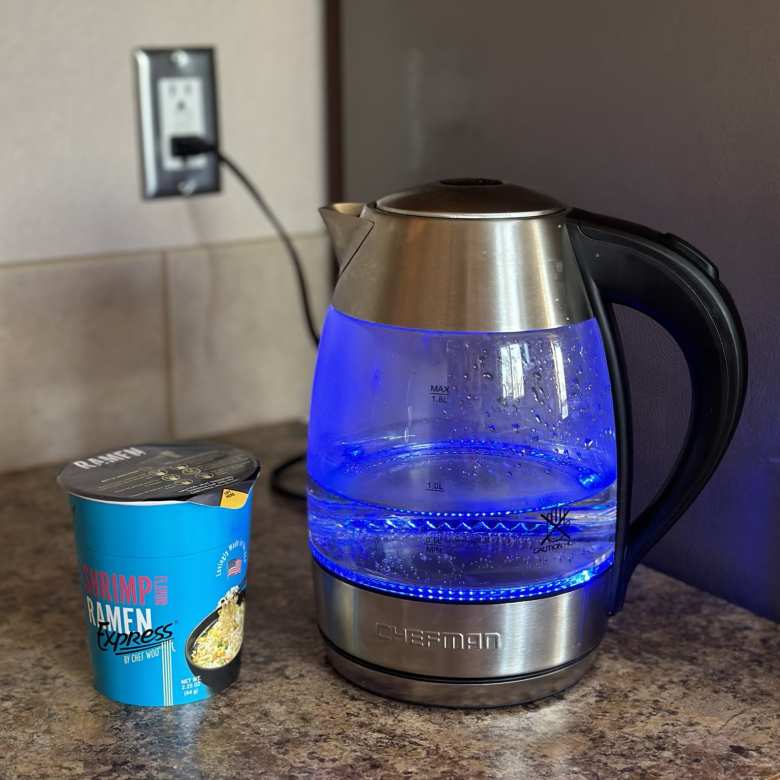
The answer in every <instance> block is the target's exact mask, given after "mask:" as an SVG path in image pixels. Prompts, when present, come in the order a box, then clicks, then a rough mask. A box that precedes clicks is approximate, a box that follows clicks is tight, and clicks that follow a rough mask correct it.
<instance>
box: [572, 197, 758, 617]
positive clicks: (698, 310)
mask: <svg viewBox="0 0 780 780" xmlns="http://www.w3.org/2000/svg"><path fill="white" fill-rule="evenodd" d="M567 222H568V226H569V235H570V236H571V239H572V244H573V246H574V252H575V254H576V256H577V260H578V262H579V264H580V267H581V268H582V271H583V274H584V276H585V279H586V284H587V285H588V287H589V288H590V290H589V292H590V296H591V302H592V304H593V306H594V311H595V313H596V315H597V317H599V319H600V320H601V324H602V331H603V332H604V334H605V337H606V338H605V347H606V350H607V356H608V359H609V358H611V359H610V360H609V362H610V364H611V365H610V374H611V380H612V386H613V391H614V390H615V389H618V390H619V392H618V397H617V399H616V403H615V416H616V425H617V428H618V447H619V453H618V469H619V482H618V493H619V506H620V504H621V503H623V504H624V517H623V519H622V523H621V518H620V517H619V518H618V533H617V539H616V554H615V563H616V566H615V568H616V572H615V579H614V587H613V604H612V611H613V612H614V611H617V610H618V609H620V607H621V606H622V603H623V598H624V596H625V590H626V587H627V586H628V580H629V579H630V577H631V574H632V573H633V571H634V568H635V567H636V565H637V564H638V563H639V562H640V561H641V560H642V558H643V557H644V556H645V555H646V554H647V553H648V552H649V551H650V548H651V547H652V546H653V545H654V544H655V543H656V542H657V541H658V540H659V539H660V538H661V537H662V536H663V535H664V534H665V533H666V532H667V531H668V530H669V529H670V528H671V527H672V526H673V525H674V523H675V522H677V520H678V519H679V518H680V516H681V515H682V514H683V512H685V510H686V509H687V508H688V507H689V506H690V505H691V503H692V502H693V500H694V499H695V498H696V496H698V495H699V493H700V492H701V490H702V488H703V487H704V486H705V485H706V483H707V481H708V480H709V479H710V477H711V476H712V473H713V472H714V471H715V469H716V468H717V466H718V463H719V462H720V460H721V458H722V457H723V454H724V452H725V451H726V448H727V447H728V444H729V442H730V441H731V437H732V435H733V433H734V430H735V428H736V426H737V423H738V421H739V417H740V414H741V412H742V404H743V401H744V397H745V386H746V381H747V347H746V344H745V336H744V331H743V329H742V323H741V321H740V319H739V314H738V313H737V310H736V307H735V306H734V303H733V301H732V299H731V296H730V295H729V293H728V291H727V290H726V289H725V287H724V286H723V285H722V284H721V283H720V281H719V280H718V270H717V268H716V267H715V266H714V265H713V264H712V263H711V262H710V261H709V260H708V259H707V258H706V257H705V256H704V255H703V254H702V253H701V252H699V251H698V250H697V249H695V248H694V247H692V246H691V245H690V244H688V243H686V242H685V241H683V240H682V239H680V238H677V237H676V236H673V235H671V234H670V233H667V234H661V233H657V232H655V231H653V230H650V229H649V228H646V227H643V226H641V225H635V224H633V223H630V222H624V221H622V220H617V219H613V218H611V217H604V216H601V215H598V214H590V213H588V212H585V211H580V210H576V209H575V210H572V211H570V212H569V213H568V215H567ZM612 304H622V305H624V306H629V307H631V308H633V309H636V310H638V311H640V312H642V313H644V314H647V315H648V316H650V317H652V318H653V319H654V320H655V321H656V322H658V323H659V324H660V325H661V326H663V327H664V328H665V329H666V330H668V331H669V333H670V334H671V336H672V337H673V338H674V340H675V341H676V342H677V344H678V346H679V347H680V349H681V350H682V352H683V355H684V356H685V360H686V362H687V363H688V370H689V372H690V379H691V412H690V418H689V421H688V430H687V432H686V434H685V440H684V443H683V446H682V450H681V451H680V454H679V456H678V458H677V461H676V463H675V466H674V468H673V469H672V472H671V474H670V475H669V477H668V478H667V480H666V482H665V484H664V485H663V487H661V489H660V491H659V492H658V494H657V495H656V497H655V498H654V499H653V501H652V502H651V503H650V505H649V506H648V507H647V508H646V509H645V510H644V511H642V512H641V513H640V514H639V515H638V517H637V518H636V519H635V520H634V521H633V522H632V523H630V524H629V522H628V517H627V512H628V507H629V505H630V490H631V488H630V481H631V467H630V458H631V452H630V449H631V432H630V413H629V399H628V396H627V395H625V397H624V396H623V391H624V389H626V388H627V387H628V385H627V383H626V373H625V365H624V362H623V356H622V350H621V346H620V338H619V334H618V332H617V330H616V328H615V317H614V313H613V311H612ZM621 418H622V419H621ZM621 428H622V431H621ZM621 466H622V469H621ZM621 470H622V472H623V475H624V480H623V484H622V485H621V484H620V473H621ZM621 494H622V495H621ZM621 499H622V501H621ZM621 526H622V527H621Z"/></svg>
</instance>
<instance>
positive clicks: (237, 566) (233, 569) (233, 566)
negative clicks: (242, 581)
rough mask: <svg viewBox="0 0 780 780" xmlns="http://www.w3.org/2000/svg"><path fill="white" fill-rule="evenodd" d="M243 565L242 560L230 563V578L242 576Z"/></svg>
mask: <svg viewBox="0 0 780 780" xmlns="http://www.w3.org/2000/svg"><path fill="white" fill-rule="evenodd" d="M242 564H243V561H242V560H241V558H233V560H231V561H228V577H232V576H233V575H234V574H241V565H242Z"/></svg>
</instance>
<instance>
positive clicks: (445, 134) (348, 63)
mask: <svg viewBox="0 0 780 780" xmlns="http://www.w3.org/2000/svg"><path fill="white" fill-rule="evenodd" d="M342 25H343V29H342V35H343V55H342V56H343V69H344V76H343V92H344V94H343V100H344V118H343V122H344V157H345V159H344V165H345V170H344V176H345V193H344V194H345V196H346V198H348V199H354V200H363V199H373V198H375V197H376V196H378V195H380V194H382V193H384V192H388V191H393V190H396V189H399V188H403V187H405V186H408V185H413V184H416V183H419V182H422V181H426V180H429V179H435V178H442V177H446V176H488V177H499V178H505V179H508V180H510V181H515V182H516V183H521V184H524V185H526V186H530V187H533V188H536V189H540V190H543V191H548V192H550V193H551V194H554V195H557V196H558V197H560V198H562V199H564V200H567V201H568V202H570V203H572V204H576V205H578V206H580V207H582V208H586V209H589V210H592V211H600V212H604V213H607V214H613V215H615V216H619V217H622V218H624V219H629V220H633V221H637V222H641V223H645V224H648V225H651V226H654V227H657V228H659V229H663V230H669V231H672V232H674V233H677V234H679V235H681V236H684V237H686V238H687V239H688V240H690V241H691V242H693V243H694V244H695V245H697V246H698V247H700V248H701V249H702V250H703V251H704V252H705V253H706V254H708V255H709V256H710V257H711V258H712V259H713V260H714V261H715V263H716V264H717V265H718V266H719V267H720V270H721V274H722V278H723V280H724V281H725V283H726V285H727V286H728V287H729V288H730V290H731V291H732V293H733V295H734V298H735V299H736V302H737V305H738V306H739V308H740V310H741V312H742V315H743V318H744V322H745V328H746V331H747V337H748V341H749V347H750V357H751V377H750V387H749V394H748V399H747V404H746V409H745V415H744V417H743V421H742V424H741V426H740V429H739V431H738V433H737V436H736V438H735V441H734V443H733V445H732V447H731V450H730V451H729V453H728V454H727V455H726V458H725V460H724V461H723V463H722V465H721V467H720V469H719V471H718V472H717V475H716V477H715V478H714V479H713V480H712V482H711V483H710V485H709V486H708V487H707V488H706V489H705V492H704V493H703V494H702V496H701V497H700V498H699V500H698V501H697V502H696V503H695V505H694V506H693V507H692V508H691V510H690V511H689V512H688V513H687V515H686V516H685V517H684V518H683V519H682V520H681V521H680V522H679V523H678V525H677V526H676V528H675V529H674V530H673V531H672V532H671V533H670V534H669V535H668V536H667V537H666V538H665V539H664V540H663V541H662V542H661V543H660V544H659V545H658V546H657V547H656V548H655V550H654V551H653V552H652V554H651V556H650V562H651V563H652V564H653V565H654V566H656V567H658V568H659V569H661V570H663V571H666V572H669V573H671V574H673V575H675V576H677V577H680V578H682V579H684V580H687V581H688V582H691V583H693V584H695V585H698V586H700V587H703V588H705V589H707V590H710V591H712V592H715V593H718V594H720V595H722V596H724V597H725V598H727V599H730V600H732V601H735V602H737V603H740V604H743V605H745V606H747V607H749V608H750V609H752V610H754V611H756V612H758V613H760V614H764V615H768V616H772V617H774V618H776V619H778V618H780V517H778V515H780V489H779V487H778V486H779V485H780V442H778V439H779V438H780V437H779V436H778V434H780V426H779V425H778V416H779V413H778V404H777V400H776V399H777V387H776V383H775V371H776V369H775V356H776V355H777V354H778V347H777V339H778V335H777V334H778V319H780V317H779V316H778V306H777V299H778V293H780V257H778V255H779V254H780V252H779V250H780V224H778V214H780V154H778V145H779V143H780V87H779V85H780V80H779V79H778V74H779V73H780V54H779V52H780V47H778V40H780V3H778V2H777V1H776V0H747V1H746V2H743V3H734V2H732V1H731V0H687V1H686V2H684V3H673V2H671V0H670V2H660V3H645V2H639V1H638V0H630V1H629V2H607V1H606V0H590V2H587V3H579V2H574V1H573V0H572V1H571V2H568V3H538V2H534V3H532V2H517V0H482V2H479V3H477V2H452V0H426V2H424V3H420V2H412V0H344V3H343V20H342ZM622 323H623V326H624V333H625V345H626V348H627V351H628V354H629V363H630V366H629V368H630V373H631V377H632V389H633V395H634V417H635V426H636V440H637V441H636V448H637V452H636V458H637V460H636V465H637V484H636V494H635V495H636V499H637V500H636V502H635V506H636V507H637V508H641V504H643V503H644V502H646V501H647V500H648V499H649V498H650V497H651V496H652V494H653V492H654V490H655V489H656V487H657V486H658V484H659V483H660V482H661V481H662V479H663V477H664V475H665V471H666V470H667V469H668V468H669V465H670V463H671V461H672V460H673V458H674V455H675V453H676V448H677V446H678V444H679V442H680V440H681V437H682V433H683V429H684V425H685V421H686V419H687V403H688V388H687V378H686V374H685V368H684V364H683V361H682V358H681V357H680V355H679V354H678V353H677V351H676V348H675V347H674V346H673V345H672V344H671V341H670V339H669V338H668V337H667V336H666V334H665V333H663V332H662V331H660V329H659V328H658V327H657V326H655V325H654V324H653V323H650V322H649V321H647V320H646V319H644V318H643V317H641V316H640V315H637V314H634V313H630V312H624V313H622Z"/></svg>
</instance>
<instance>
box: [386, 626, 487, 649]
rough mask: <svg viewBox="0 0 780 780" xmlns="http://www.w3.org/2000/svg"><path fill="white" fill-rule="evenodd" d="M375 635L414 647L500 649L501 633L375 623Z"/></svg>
mask: <svg viewBox="0 0 780 780" xmlns="http://www.w3.org/2000/svg"><path fill="white" fill-rule="evenodd" d="M376 636H377V637H378V638H379V639H384V640H386V641H388V642H402V643H403V644H406V645H413V646H414V647H424V648H427V649H433V648H442V649H444V650H500V649H501V634H499V633H497V632H494V631H491V632H485V633H483V632H479V631H476V632H469V633H460V632H457V631H431V630H428V629H424V628H402V627H399V626H391V625H388V624H387V623H377V624H376Z"/></svg>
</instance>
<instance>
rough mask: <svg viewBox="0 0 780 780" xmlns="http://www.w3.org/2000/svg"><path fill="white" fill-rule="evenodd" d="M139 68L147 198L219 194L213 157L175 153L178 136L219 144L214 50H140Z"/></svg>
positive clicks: (140, 121)
mask: <svg viewBox="0 0 780 780" xmlns="http://www.w3.org/2000/svg"><path fill="white" fill-rule="evenodd" d="M135 63H136V75H137V84H138V120H139V130H140V133H139V135H140V143H141V160H142V171H143V196H144V198H147V199H148V198H162V197H169V196H176V195H184V196H190V195H199V194H202V193H206V192H218V191H219V189H220V175H219V162H218V160H217V159H216V157H215V156H214V155H210V154H200V155H195V156H193V157H187V158H182V157H174V156H173V155H172V154H171V140H172V139H173V138H176V137H177V136H183V135H193V136H199V137H201V138H204V139H205V140H207V141H210V142H211V143H212V144H214V145H215V146H218V145H219V138H218V126H217V95H216V76H215V67H214V50H213V49H210V48H189V49H188V48H177V49H137V50H136V52H135Z"/></svg>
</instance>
